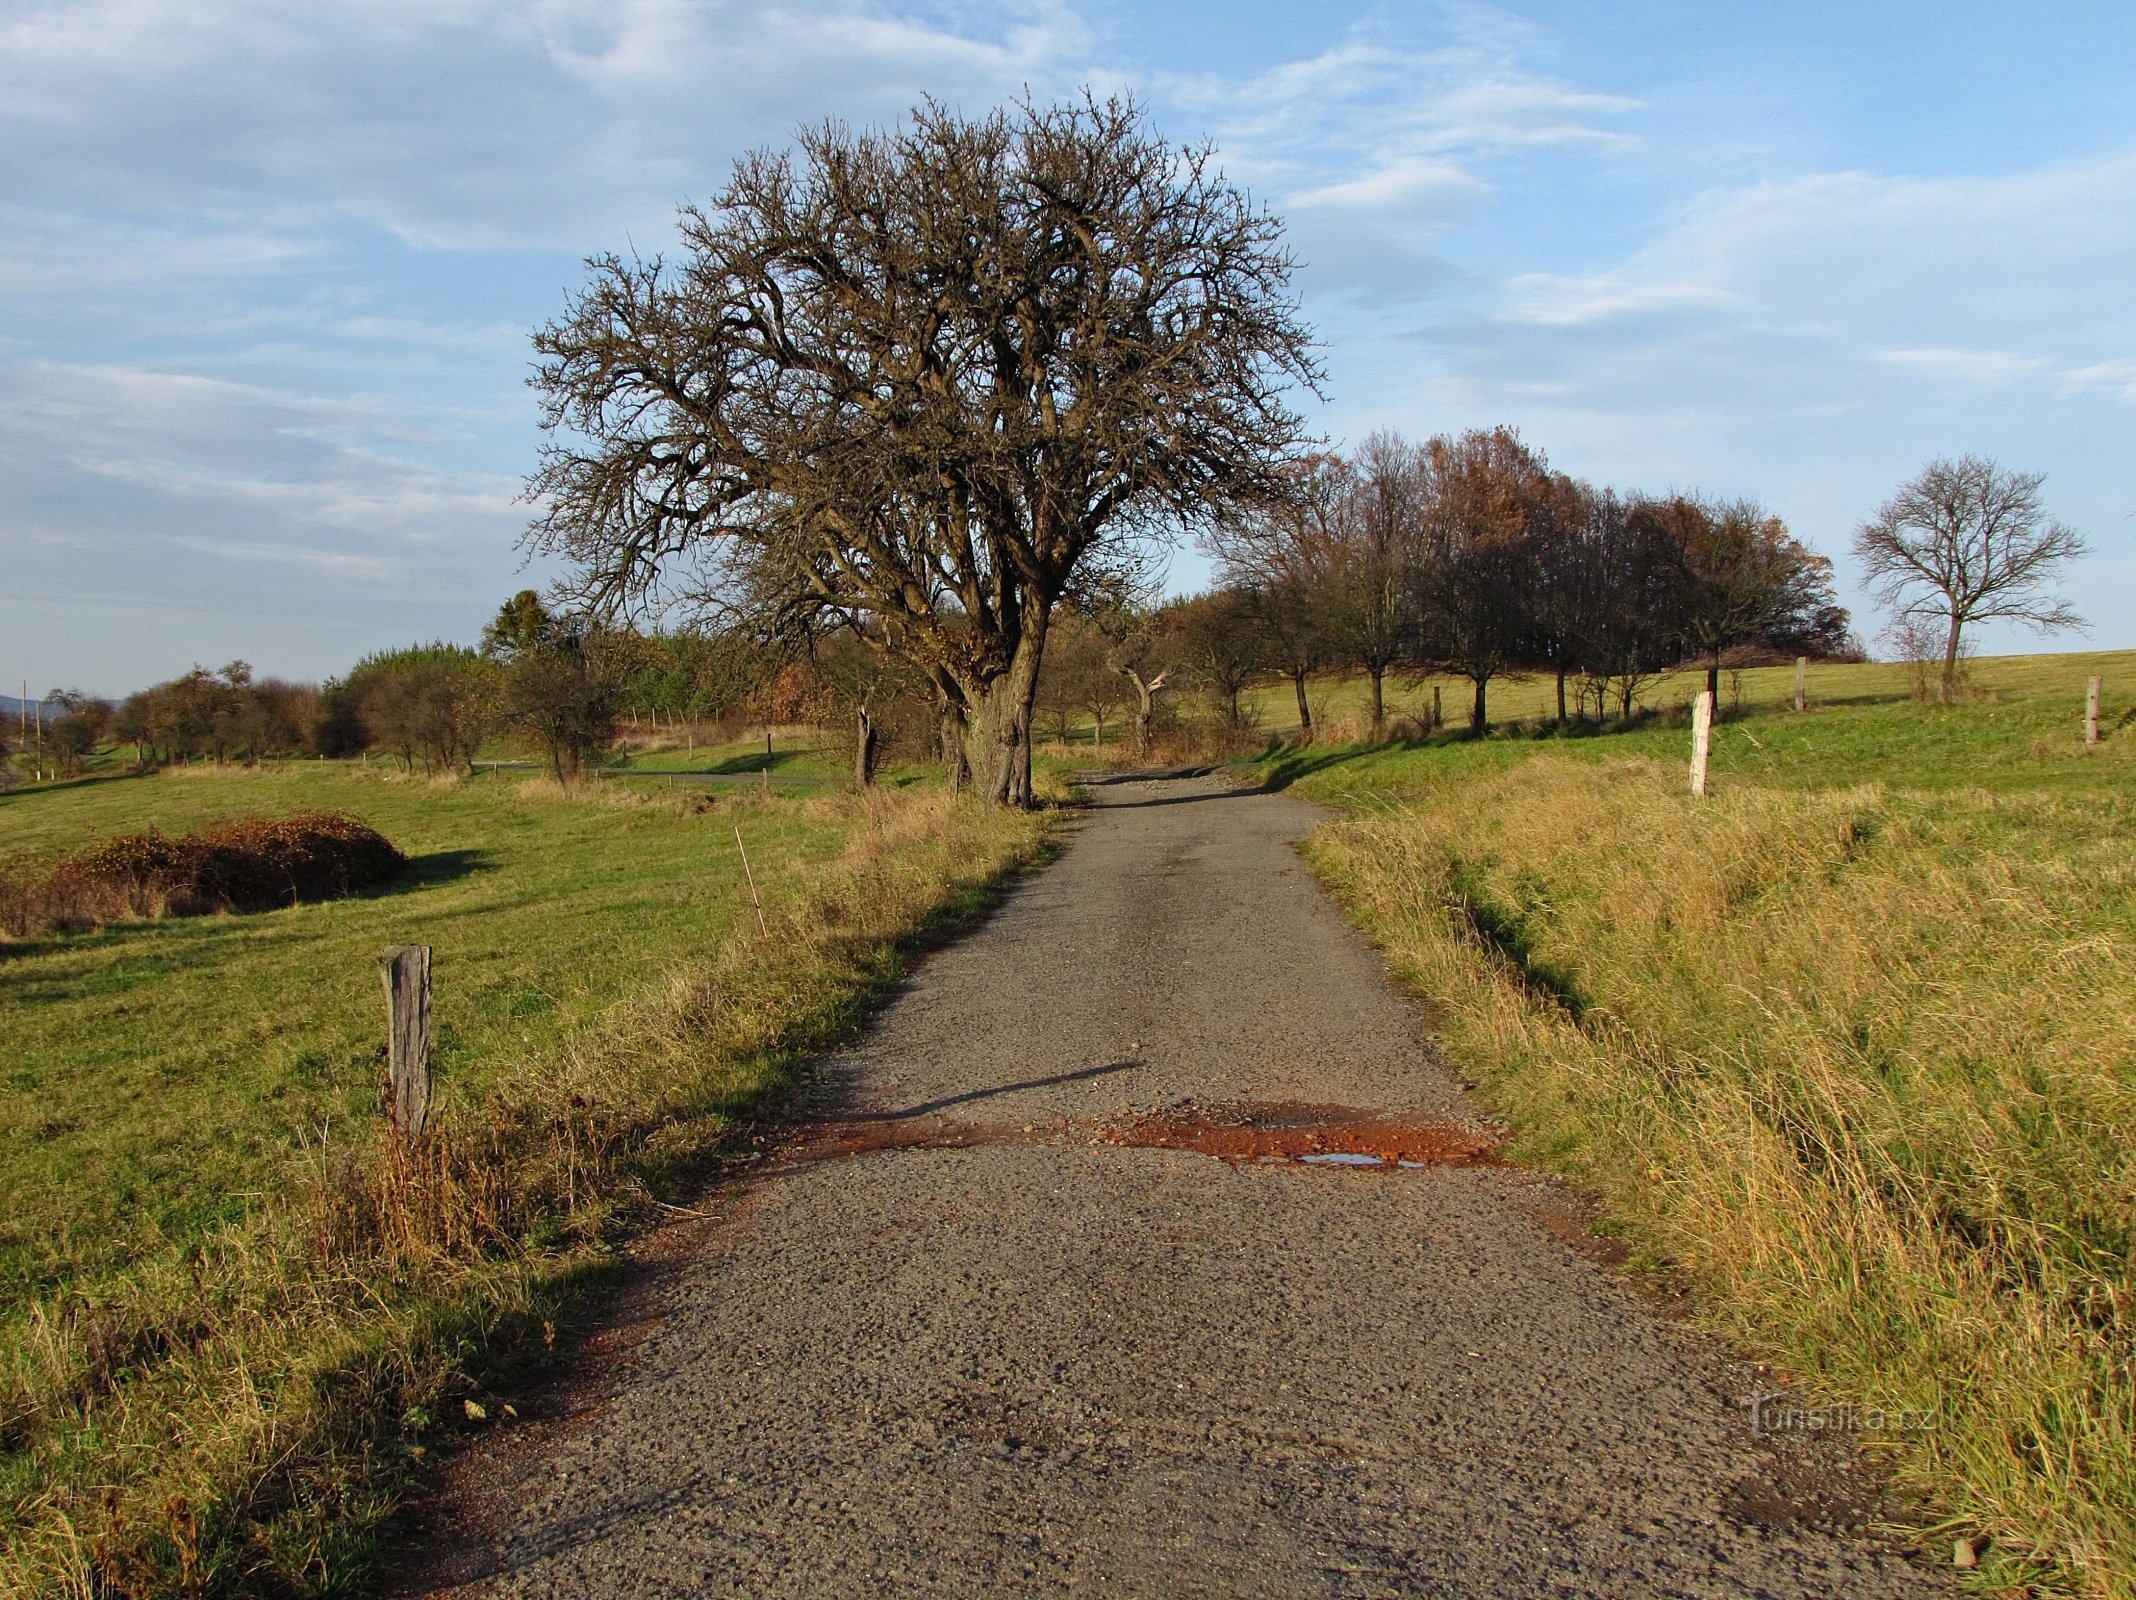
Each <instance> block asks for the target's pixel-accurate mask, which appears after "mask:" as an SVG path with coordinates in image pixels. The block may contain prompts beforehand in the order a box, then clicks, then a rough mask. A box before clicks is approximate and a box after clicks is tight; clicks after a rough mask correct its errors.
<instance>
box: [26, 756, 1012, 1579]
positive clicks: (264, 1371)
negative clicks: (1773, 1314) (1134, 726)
mask: <svg viewBox="0 0 2136 1600" xmlns="http://www.w3.org/2000/svg"><path fill="white" fill-rule="evenodd" d="M320 806H333V807H339V808H344V809H347V810H350V811H353V812H356V813H357V814H359V815H361V816H363V817H364V818H365V819H367V820H368V821H370V822H371V823H372V824H373V825H374V826H376V827H377V828H379V829H380V830H381V831H382V832H384V833H385V834H386V835H387V836H388V837H389V838H391V839H393V840H394V841H395V842H396V843H397V844H399V845H400V846H401V848H402V849H403V850H404V851H406V852H407V853H408V854H409V855H410V856H412V857H413V858H414V860H413V862H412V864H411V866H410V868H409V869H408V870H407V871H406V872H405V873H404V874H403V875H402V876H401V877H400V878H399V879H398V880H396V881H395V882H394V883H392V884H391V885H389V886H387V887H386V888H385V889H383V890H381V891H377V892H374V893H371V894H367V895H363V896H359V897H356V898H351V899H347V900H340V901H334V902H329V903H323V904H314V905H303V906H297V907H292V908H289V909H285V910H279V911H272V912H267V913H262V914H258V915H252V916H211V917H202V918H191V919H180V920H170V921H156V922H136V923H128V924H121V925H116V926H112V927H107V928H104V929H101V930H98V931H95V932H90V933H83V934H74V935H65V936H55V937H47V938H40V939H35V940H28V941H18V942H15V943H12V944H0V985H4V987H0V1032H4V1037H5V1038H6V1039H7V1050H6V1064H5V1068H4V1071H0V1190H4V1192H5V1193H6V1194H7V1196H8V1201H9V1205H8V1208H7V1215H6V1216H5V1217H0V1352H4V1353H0V1503H4V1505H5V1507H6V1512H5V1553H4V1555H0V1591H5V1592H10V1593H12V1592H17V1591H18V1590H19V1591H22V1592H30V1593H35V1592H40V1591H51V1592H74V1593H89V1592H96V1593H101V1594H127V1593H140V1594H149V1593H155V1594H168V1593H187V1592H200V1593H246V1592H251V1593H277V1594H283V1593H292V1592H295V1593H303V1592H324V1591H331V1590H334V1589H337V1588H340V1587H342V1586H344V1585H345V1584H346V1583H347V1582H348V1581H349V1580H350V1579H351V1577H352V1576H353V1575H357V1574H360V1572H361V1570H362V1568H363V1564H364V1562H365V1560H366V1558H367V1554H368V1550H369V1536H370V1533H371V1530H372V1529H373V1528H374V1527H375V1525H376V1523H377V1520H378V1518H379V1517H380V1516H381V1515H382V1514H383V1513H384V1512H385V1510H386V1509H388V1508H389V1507H390V1504H391V1503H392V1500H393V1498H394V1496H395V1494H396V1492H398V1491H399V1490H400V1489H401V1488H402V1487H404V1485H405V1483H406V1481H407V1479H408V1475H409V1469H410V1464H411V1462H412V1461H413V1460H414V1459H415V1458H416V1457H417V1456H418V1455H419V1454H420V1451H421V1449H422V1446H423V1440H424V1439H425V1437H426V1436H427V1435H428V1434H429V1432H430V1431H432V1428H433V1423H432V1420H431V1419H432V1418H433V1417H442V1416H443V1414H444V1411H445V1409H446V1407H447V1405H448V1404H456V1402H457V1397H458V1396H460V1395H462V1394H464V1393H465V1392H466V1386H467V1384H468V1383H470V1382H471V1381H479V1379H480V1378H481V1377H482V1375H483V1374H484V1373H489V1374H490V1375H491V1376H492V1377H494V1375H495V1373H496V1372H497V1371H498V1370H499V1369H498V1368H497V1367H496V1365H495V1363H496V1362H497V1361H498V1360H500V1359H506V1358H508V1357H509V1356H510V1354H511V1352H513V1351H514V1350H520V1351H524V1350H527V1349H538V1348H539V1347H540V1345H541V1344H542V1342H543V1341H544V1338H545V1336H546V1334H547V1332H548V1328H547V1326H546V1325H548V1324H553V1323H555V1322H558V1321H560V1320H563V1319H564V1318H565V1316H566V1313H567V1311H568V1310H569V1308H570V1307H571V1306H572V1305H573V1303H574V1301H575V1300H576V1299H577V1298H578V1297H579V1295H580V1292H581V1291H582V1290H583V1289H584V1288H586V1287H587V1286H589V1285H590V1284H592V1283H595V1282H597V1281H599V1279H600V1278H601V1277H602V1275H603V1274H604V1272H605V1271H606V1270H607V1264H608V1263H610V1262H611V1261H612V1260H613V1258H614V1244H615V1242H616V1240H617V1239H618V1238H619V1237H620V1236H621V1235H622V1234H624V1233H627V1232H628V1231H629V1230H630V1229H632V1228H634V1227H637V1226H641V1225H643V1224H644V1223H645V1222H647V1221H648V1220H649V1219H651V1218H652V1217H654V1216H656V1215H658V1203H659V1201H660V1199H662V1198H666V1199H676V1198H682V1197H684V1196H686V1195H687V1194H689V1193H691V1192H693V1189H694V1187H695V1185H696V1184H698V1183H699V1182H701V1181H702V1179H703V1177H704V1175H705V1173H706V1172H707V1171H708V1170H709V1169H708V1167H707V1162H708V1161H710V1160H713V1159H716V1158H717V1157H718V1156H719V1154H720V1153H721V1152H722V1151H723V1150H725V1149H726V1148H728V1147H729V1146H730V1145H731V1142H732V1140H733V1138H734V1137H735V1136H736V1132H737V1129H738V1128H740V1127H741V1126H742V1125H744V1124H745V1123H746V1120H747V1118H748V1116H749V1114H750V1112H751V1111H752V1109H753V1108H754V1107H755V1106H757V1105H758V1104H759V1103H760V1102H761V1100H762V1099H763V1097H764V1096H765V1095H766V1094H767V1093H769V1092H771V1091H772V1090H774V1089H776V1087H777V1086H778V1085H779V1084H780V1083H781V1082H782V1081H783V1080H784V1079H785V1077H786V1076H787V1075H788V1074H789V1073H790V1072H791V1070H792V1069H793V1067H794V1066H795V1064H796V1063H797V1062H800V1061H802V1060H805V1059H806V1058H807V1057H808V1056H809V1055H810V1054H811V1053H813V1052H816V1051H818V1050H820V1049H822V1048H823V1047H824V1046H825V1045H826V1044H828V1043H830V1042H832V1041H834V1040H835V1039H837V1038H838V1037H840V1036H841V1035H842V1033H843V1032H844V1031H845V1030H847V1029H848V1028H850V1027H851V1026H852V1025H853V1023H854V1021H855V1020H856V1019H857V1017H858V1016H859V1015H860V1014H861V1012H862V1010H863V1009H864V1008H865V1005H866V1003H867V1002H868V1000H869V999H870V997H871V996H872V995H874V994H875V993H877V992H878V991H879V990H880V988H881V986H882V985H883V984H884V983H885V982H887V981H888V980H889V978H890V977H891V976H892V975H893V974H894V971H895V969H896V966H897V963H898V956H897V951H898V948H899V947H900V946H901V945H903V944H905V943H907V942H909V941H910V940H911V939H912V938H913V937H915V936H917V935H920V934H922V933H924V932H925V931H926V930H927V929H928V928H929V927H932V926H936V925H940V924H941V923H942V922H943V919H945V918H951V917H954V916H956V915H958V914H959V913H960V912H961V911H963V910H966V909H968V908H970V907H971V906H973V905H975V904H976V903H978V901H979V900H980V899H981V898H983V897H984V896H985V895H986V894H987V892H988V891H989V888H990V886H991V885H992V884H993V883H994V882H995V881H997V880H998V879H999V878H1000V876H1001V875H1002V874H1003V873H1004V872H1006V871H1009V870H1010V869H1012V868H1013V867H1014V865H1015V864H1016V863H1018V862H1019V861H1022V860H1025V859H1028V858H1029V857H1030V855H1031V854H1032V852H1033V851H1034V850H1035V849H1036V848H1037V847H1038V844H1039V842H1040V838H1041V833H1042V829H1041V825H1040V824H1039V823H1037V822H1035V821H1033V820H1031V819H1024V818H1002V817H992V816H988V815H986V814H984V813H983V812H982V811H980V810H979V809H978V808H976V807H973V806H969V805H964V806H959V805H955V804H952V803H951V802H949V801H948V799H947V797H946V796H944V795H941V794H939V793H929V792H920V791H915V792H911V793H902V794H895V795H880V796H877V797H875V798H874V799H872V800H862V799H860V798H857V797H851V796H838V797H832V796H826V797H824V798H821V799H800V800H793V799H782V798H773V799H771V800H768V801H766V800H762V799H760V798H759V797H757V796H755V795H754V794H748V793H745V794H742V795H735V796H730V797H726V798H721V799H718V800H717V801H716V802H714V803H712V804H711V805H709V806H707V804H706V802H704V801H703V800H702V799H700V798H699V797H698V796H695V795H682V796H678V797H676V798H674V799H673V800H670V799H668V798H667V797H666V796H664V795H656V796H651V797H647V796H642V795H632V794H629V793H618V792H617V790H616V788H614V787H611V788H609V789H608V790H606V791H605V792H603V793H600V794H597V795H593V796H583V795H570V794H564V793H561V792H558V791H556V790H554V789H553V788H551V787H549V786H547V785H545V784H532V785H526V786H520V785H518V784H515V783H512V782H509V781H499V780H480V781H476V782H471V783H466V784H461V785H457V786H434V785H430V784H426V783H421V782H388V781H384V780H383V779H381V778H379V777H377V776H372V775H366V774H363V773H361V772H354V771H348V770H345V769H339V768H334V767H327V768H324V769H319V768H311V769H307V768H304V767H302V766H296V767H292V768H287V769H283V770H279V771H272V770H270V771H268V772H264V773H245V772H239V771H225V772H212V771H208V770H205V769H201V770H196V771H193V772H190V773H185V772H173V773H166V774H164V775H161V776H157V777H148V778H127V777H112V778H101V779H89V780H84V781H82V782H79V783H76V784H72V785H58V786H46V787H42V788H38V789H35V790H28V791H22V790H18V791H16V792H14V793H12V794H7V795H0V853H7V854H16V853H27V854H34V855H49V854H59V853H62V852H64V851H67V850H70V849H73V848H76V847H79V846H80V845H83V844H86V843H90V842H93V841H95V840H97V839H99V838H102V837H106V836H108V835H110V834H113V833H118V832H126V831H133V830H137V829H140V828H142V827H145V826H155V827H159V828H162V829H164V830H165V831H167V832H173V833H175V832H180V831H183V830H185V829H188V828H191V827H195V826H198V825H200V824H202V823H205V822H208V821H210V820H213V819H215V818H219V817H225V816H229V815H232V814H234V813H265V814H280V813H286V812H292V811H298V810H303V809H308V808H315V807H320ZM736 823H739V824H740V826H741V828H742V831H743V834H744V836H745V837H746V838H747V839H748V841H749V845H750V850H751V855H752V860H753V863H754V865H755V868H756V872H757V877H758V882H759V884H760V885H761V887H762V888H763V891H764V896H765V900H766V909H767V912H768V914H769V916H770V918H771V923H772V930H773V937H772V938H771V939H770V940H762V939H759V938H757V937H755V922H754V916H753V913H751V912H750V910H749V908H748V901H747V897H746V891H745V890H744V888H743V886H742V884H741V881H740V868H739V865H738V863H737V861H736V857H735V851H734V837H733V831H732V829H733V827H734V825H735V824H736ZM399 942H420V943H427V944H430V945H432V946H434V947H435V950H436V969H435V970H436V1020H437V1045H436V1061H437V1065H438V1071H439V1078H440V1087H441V1093H442V1095H443V1097H444V1099H443V1108H442V1111H441V1113H440V1123H439V1126H438V1127H437V1131H436V1134H435V1137H434V1138H433V1140H432V1142H431V1147H430V1149H429V1150H428V1152H427V1153H426V1154H425V1156H424V1157H423V1158H422V1159H421V1160H419V1161H416V1162H413V1163H410V1162H406V1161H398V1162H397V1161H395V1160H393V1159H392V1158H391V1156H390V1153H389V1151H388V1150H387V1148H386V1146H385V1144H384V1141H383V1138H382V1132H381V1127H380V1119H379V1118H378V1116H377V1114H376V1108H377V1103H378V1099H377V1097H378V1079H379V1072H380V1066H379V1061H378V1059H377V1058H378V1054H379V1046H380V1043H381V1040H382V1037H383V1016H382V1009H383V1008H382V1003H381V999H380V990H379V982H378V978H377V975H376V968H375V965H374V962H375V957H376V955H377V952H378V951H379V949H380V948H381V947H383V946H385V945H387V944H392V943H399ZM492 1414H493V1415H495V1414H496V1412H495V1409H494V1408H492ZM92 1574H94V1576H92ZM92 1586H96V1587H92Z"/></svg>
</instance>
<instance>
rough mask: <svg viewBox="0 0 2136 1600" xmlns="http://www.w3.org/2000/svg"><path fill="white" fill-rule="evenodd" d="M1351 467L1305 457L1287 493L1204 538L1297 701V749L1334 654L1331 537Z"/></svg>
mask: <svg viewBox="0 0 2136 1600" xmlns="http://www.w3.org/2000/svg"><path fill="white" fill-rule="evenodd" d="M1348 478H1349V468H1348V467H1347V466H1346V465H1345V464H1344V463H1343V461H1342V460H1341V459H1340V458H1339V457H1336V456H1332V455H1315V456H1310V457H1307V458H1306V459H1304V460H1303V461H1300V462H1299V463H1297V464H1296V465H1295V466H1294V467H1293V468H1292V470H1291V473H1290V482H1289V484H1288V486H1287V490H1286V492H1285V493H1283V494H1282V495H1280V496H1276V497H1273V498H1271V499H1270V500H1269V501H1268V502H1267V503H1265V504H1263V505H1261V506H1258V507H1255V508H1253V509H1252V510H1251V511H1250V512H1249V513H1248V514H1247V515H1245V516H1242V517H1239V518H1237V519H1234V520H1231V521H1227V522H1223V523H1219V524H1217V525H1216V526H1215V527H1213V528H1212V529H1210V530H1209V531H1208V532H1207V533H1206V534H1205V535H1204V537H1203V541H1202V543H1203V548H1204V549H1206V550H1207V551H1208V552H1209V554H1210V555H1211V556H1212V557H1213V558H1214V559H1215V561H1216V567H1217V573H1218V575H1219V576H1220V577H1221V578H1222V579H1223V581H1224V583H1225V585H1226V586H1227V587H1229V588H1232V589H1235V590H1237V591H1238V592H1239V593H1240V594H1241V595H1242V596H1244V598H1245V602H1246V608H1247V611H1248V613H1249V614H1250V615H1251V617H1252V619H1253V625H1254V627H1255V628H1257V629H1258V630H1259V631H1260V634H1261V637H1262V639H1263V641H1264V642H1265V645H1266V648H1267V651H1268V659H1269V665H1270V666H1272V667H1274V668H1276V669H1277V670H1278V671H1280V672H1282V674H1283V675H1284V676H1285V677H1286V678H1288V679H1290V682H1291V688H1292V690H1293V692H1294V693H1295V694H1296V695H1297V698H1298V742H1299V743H1300V744H1311V743H1312V742H1313V707H1312V702H1311V701H1310V700H1309V699H1307V697H1306V684H1307V681H1308V680H1309V679H1310V678H1311V676H1312V674H1313V673H1314V672H1316V671H1317V670H1319V668H1321V667H1323V666H1325V665H1326V664H1327V663H1328V662H1329V660H1330V659H1331V658H1332V655H1333V644H1334V641H1333V639H1332V637H1331V635H1330V632H1329V628H1328V611H1329V608H1330V590H1331V588H1332V586H1333V583H1334V570H1335V534H1334V531H1333V523H1334V521H1335V519H1336V518H1337V517H1338V516H1339V515H1341V509H1342V497H1343V495H1344V493H1345V492H1346V486H1347V483H1348Z"/></svg>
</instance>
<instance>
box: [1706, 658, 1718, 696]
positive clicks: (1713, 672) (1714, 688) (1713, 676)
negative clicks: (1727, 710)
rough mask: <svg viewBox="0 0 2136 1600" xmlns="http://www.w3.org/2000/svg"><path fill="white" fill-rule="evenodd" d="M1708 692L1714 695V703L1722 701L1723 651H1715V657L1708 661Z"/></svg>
mask: <svg viewBox="0 0 2136 1600" xmlns="http://www.w3.org/2000/svg"><path fill="white" fill-rule="evenodd" d="M1706 693H1708V694H1710V695H1712V696H1713V703H1714V705H1715V706H1716V707H1718V706H1719V705H1720V703H1721V653H1720V651H1718V650H1716V651H1714V652H1713V659H1712V660H1711V661H1709V662H1707V663H1706Z"/></svg>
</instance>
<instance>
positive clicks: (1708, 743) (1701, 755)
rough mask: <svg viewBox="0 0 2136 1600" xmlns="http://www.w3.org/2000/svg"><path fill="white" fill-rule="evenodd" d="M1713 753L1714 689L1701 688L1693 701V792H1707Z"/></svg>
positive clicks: (1700, 793)
mask: <svg viewBox="0 0 2136 1600" xmlns="http://www.w3.org/2000/svg"><path fill="white" fill-rule="evenodd" d="M1712 754H1713V691H1712V690H1710V689H1701V690H1699V692H1698V698H1697V699H1696V700H1694V701H1692V702H1691V792H1692V793H1693V794H1699V795H1702V794H1704V793H1705V792H1706V760H1707V758H1708V757H1709V756H1711V755H1712Z"/></svg>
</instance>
